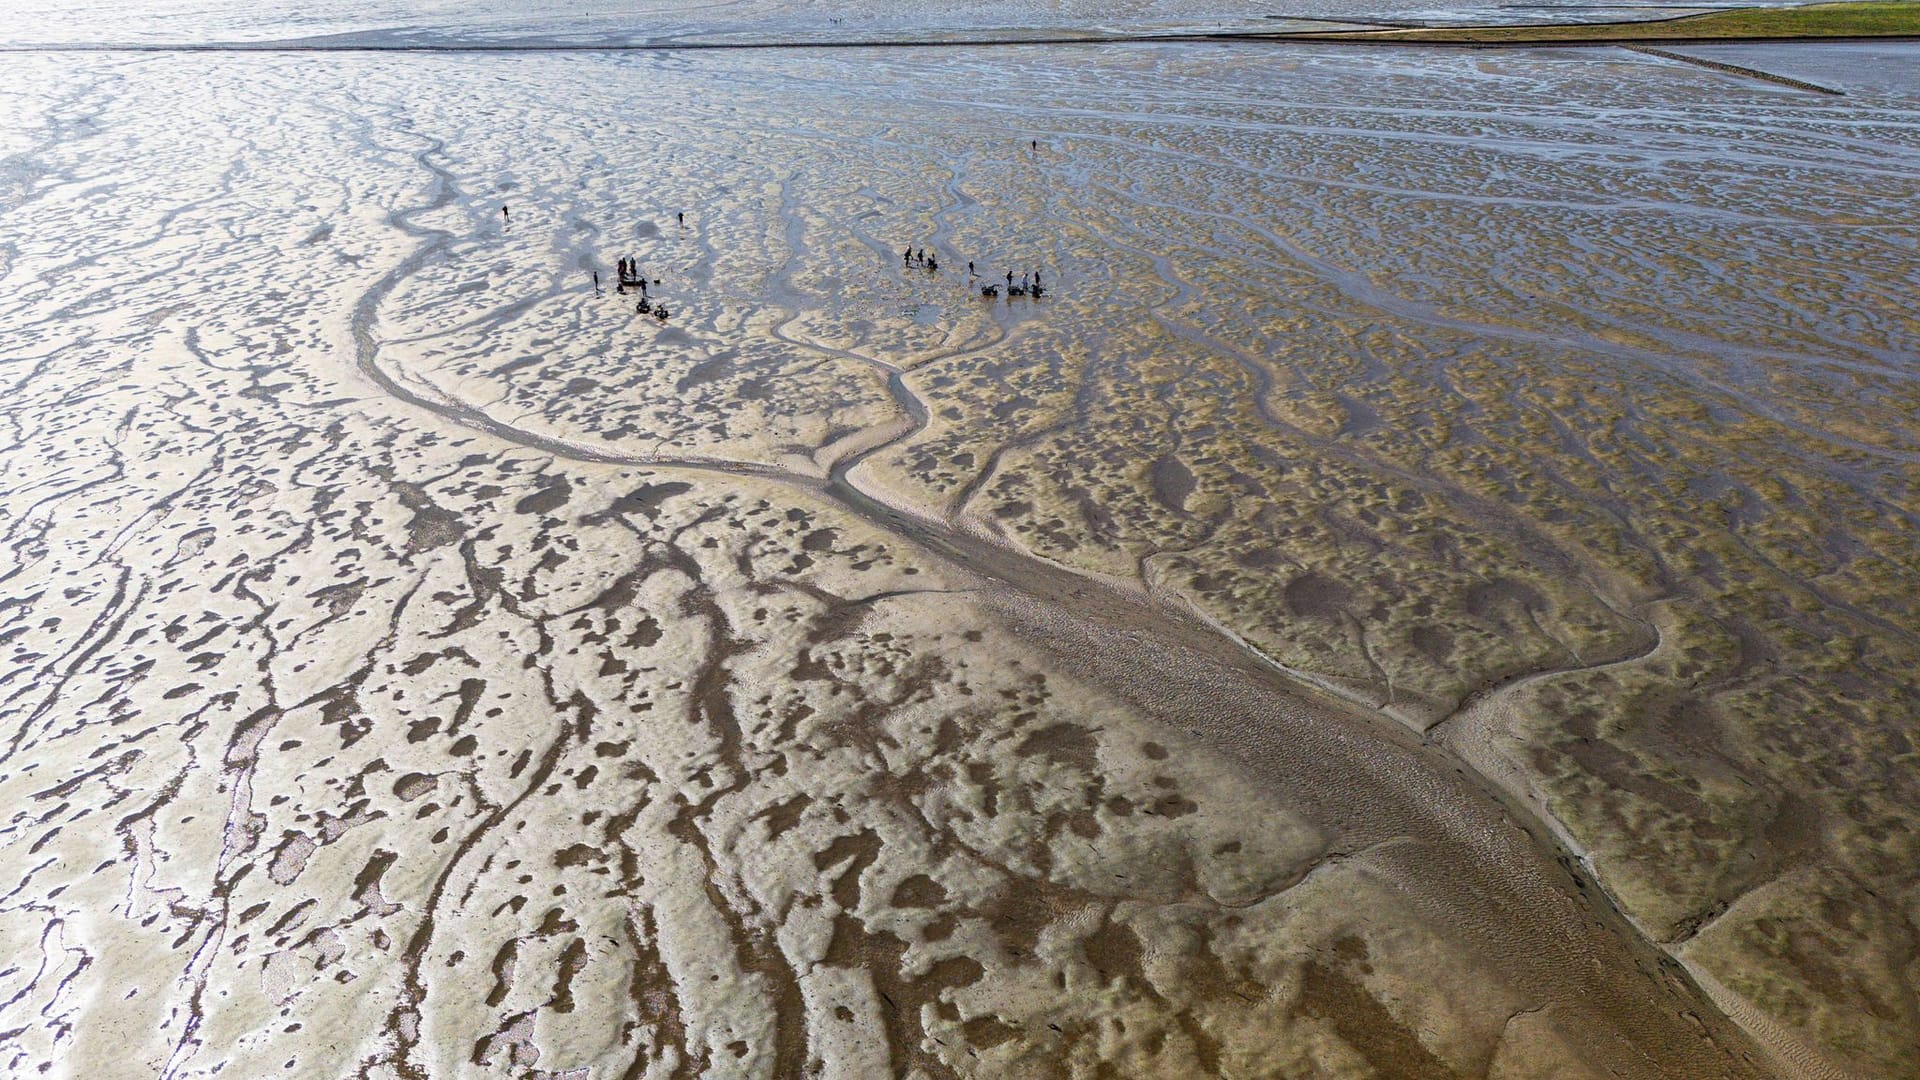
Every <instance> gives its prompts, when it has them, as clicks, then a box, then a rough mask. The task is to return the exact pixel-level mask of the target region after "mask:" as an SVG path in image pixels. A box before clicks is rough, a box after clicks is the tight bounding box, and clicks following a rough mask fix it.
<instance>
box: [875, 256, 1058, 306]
mask: <svg viewBox="0 0 1920 1080" xmlns="http://www.w3.org/2000/svg"><path fill="white" fill-rule="evenodd" d="M900 265H901V267H902V268H912V267H921V268H923V269H926V270H938V269H940V259H939V256H937V255H929V254H927V249H926V248H915V247H912V246H908V247H907V249H906V250H904V251H902V252H901V253H900ZM979 276H980V275H979V274H977V273H975V272H974V269H973V263H971V262H969V263H967V280H968V281H973V280H975V279H977V278H979ZM1046 292H1047V287H1046V286H1045V285H1044V284H1042V283H1041V281H1040V271H1038V270H1035V271H1033V272H1032V273H1030V274H1021V275H1020V284H1018V285H1015V284H1014V283H1013V271H1011V270H1009V271H1007V296H1008V297H1015V296H1031V297H1034V298H1035V299H1038V298H1039V297H1041V296H1044V295H1046ZM980 295H981V296H984V297H986V298H987V299H989V300H991V299H993V298H995V297H997V296H999V295H1000V286H998V285H988V286H986V287H984V288H982V289H981V290H980Z"/></svg>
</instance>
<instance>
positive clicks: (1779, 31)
mask: <svg viewBox="0 0 1920 1080" xmlns="http://www.w3.org/2000/svg"><path fill="white" fill-rule="evenodd" d="M1288 18H1289V19H1291V20H1293V21H1298V22H1317V21H1326V22H1348V23H1351V22H1356V21H1358V20H1353V19H1348V18H1344V17H1343V18H1340V19H1327V20H1318V19H1316V18H1314V17H1313V16H1308V15H1302V16H1298V17H1293V16H1289V17H1288ZM1370 25H1373V26H1377V27H1379V29H1362V30H1350V29H1333V30H1244V31H1238V30H1213V31H1186V32H1173V33H1142V34H1085V33H1078V34H1076V33H1047V32H1044V31H1042V32H1035V33H1031V34H1004V33H1003V34H991V33H989V34H984V35H977V36H941V37H919V38H913V37H899V38H894V37H871V38H855V39H844V38H843V39H826V40H818V41H804V40H790V41H752V40H746V41H684V40H674V39H665V40H656V41H625V42H620V41H608V42H579V41H551V40H540V39H537V38H528V39H521V40H519V41H502V42H484V41H459V40H451V39H449V40H438V41H407V40H404V39H399V38H386V39H381V37H380V35H378V34H365V33H356V34H348V35H338V36H334V37H318V38H293V39H280V40H274V41H228V42H180V43H164V42H127V43H112V42H73V43H46V44H14V43H8V44H0V53H20V52H111V53H197V52H219V53H226V52H246V53H305V52H327V53H572V52H580V53H590V52H708V51H712V52H733V51H772V50H779V51H795V50H805V49H955V48H986V47H1011V46H1022V45H1025V46H1037V45H1135V44H1233V43H1282V44H1311V45H1399V46H1424V47H1440V48H1518V47H1527V48H1533V47H1542V46H1545V47H1588V46H1607V45H1642V44H1663V45H1710V44H1726V43H1730V42H1743V41H1746V42H1752V41H1765V42H1777V43H1795V42H1836V43H1838V42H1862V41H1914V40H1920V0H1851V2H1842V3H1821V4H1809V5H1804V6H1799V7H1770V8H1757V7H1756V8H1729V9H1722V10H1718V11H1710V12H1704V13H1700V14H1693V15H1676V16H1669V17H1666V18H1658V19H1646V20H1627V21H1618V22H1603V23H1518V24H1494V25H1476V26H1406V25H1404V24H1392V25H1390V24H1385V23H1375V24H1370Z"/></svg>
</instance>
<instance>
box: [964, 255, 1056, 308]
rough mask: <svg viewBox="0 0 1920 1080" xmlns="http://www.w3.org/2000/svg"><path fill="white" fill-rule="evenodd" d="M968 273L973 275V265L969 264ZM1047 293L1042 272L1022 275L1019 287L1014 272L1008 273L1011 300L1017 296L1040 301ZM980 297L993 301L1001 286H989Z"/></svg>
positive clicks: (1008, 288) (982, 290)
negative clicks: (1014, 279)
mask: <svg viewBox="0 0 1920 1080" xmlns="http://www.w3.org/2000/svg"><path fill="white" fill-rule="evenodd" d="M967 273H968V274H969V275H971V274H972V273H973V264H972V263H968V264H967ZM1046 293H1047V287H1046V286H1045V285H1044V284H1042V283H1041V281H1040V271H1038V270H1035V271H1034V272H1033V273H1031V274H1021V275H1020V284H1018V285H1015V284H1014V283H1013V271H1011V270H1009V271H1007V296H1008V297H1009V298H1011V297H1015V296H1031V297H1033V298H1034V299H1036V300H1038V299H1039V298H1040V297H1042V296H1045V295H1046ZM980 295H981V296H984V297H986V298H987V299H989V300H991V299H993V298H994V297H996V296H999V295H1000V286H998V285H988V286H986V287H984V288H982V289H981V290H980Z"/></svg>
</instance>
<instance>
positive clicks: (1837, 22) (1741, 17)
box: [1286, 0, 1920, 45]
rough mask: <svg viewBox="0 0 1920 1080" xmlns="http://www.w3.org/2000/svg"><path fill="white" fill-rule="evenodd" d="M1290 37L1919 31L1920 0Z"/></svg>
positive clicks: (1561, 38) (1889, 34) (1606, 40)
mask: <svg viewBox="0 0 1920 1080" xmlns="http://www.w3.org/2000/svg"><path fill="white" fill-rule="evenodd" d="M1286 36H1288V37H1293V38H1298V39H1301V40H1312V41H1355V42H1362V41H1365V42H1408V43H1419V44H1423V45H1534V44H1540V45H1555V44H1566V45H1586V44H1593V45H1612V44H1631V43H1635V42H1662V41H1666V42H1701V41H1770V40H1792V39H1805V38H1899V37H1920V0H1866V2H1861V3H1839V4H1808V5H1806V6H1804V7H1783V8H1742V9H1740V10H1737V11H1713V12H1708V13H1706V14H1702V15H1687V16H1682V17H1681V18H1677V19H1661V20H1659V21H1655V22H1614V23H1582V24H1577V25H1567V26H1460V27H1433V28H1425V29H1415V30H1336V31H1328V32H1319V33H1312V34H1297V35H1286Z"/></svg>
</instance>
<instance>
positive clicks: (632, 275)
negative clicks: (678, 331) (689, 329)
mask: <svg viewBox="0 0 1920 1080" xmlns="http://www.w3.org/2000/svg"><path fill="white" fill-rule="evenodd" d="M615 265H616V267H617V268H618V271H619V274H620V284H618V285H616V286H614V290H613V291H614V292H617V293H620V294H622V295H625V293H626V291H627V290H628V289H638V290H640V299H639V301H638V302H637V303H635V304H634V305H633V311H634V314H636V315H651V316H653V317H654V318H656V319H659V320H660V321H661V322H666V321H667V318H668V316H670V315H671V314H672V312H670V311H668V310H667V305H665V304H656V303H654V302H653V300H652V299H651V298H649V297H648V296H647V275H645V274H643V273H641V272H640V260H639V259H635V258H631V257H627V256H623V257H621V259H620V260H619V261H618V262H617V263H616V264H615ZM653 283H654V284H655V285H658V284H660V280H659V279H658V278H655V279H654V282H653ZM593 291H594V293H595V294H598V293H599V292H600V271H598V270H595V271H594V272H593Z"/></svg>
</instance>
